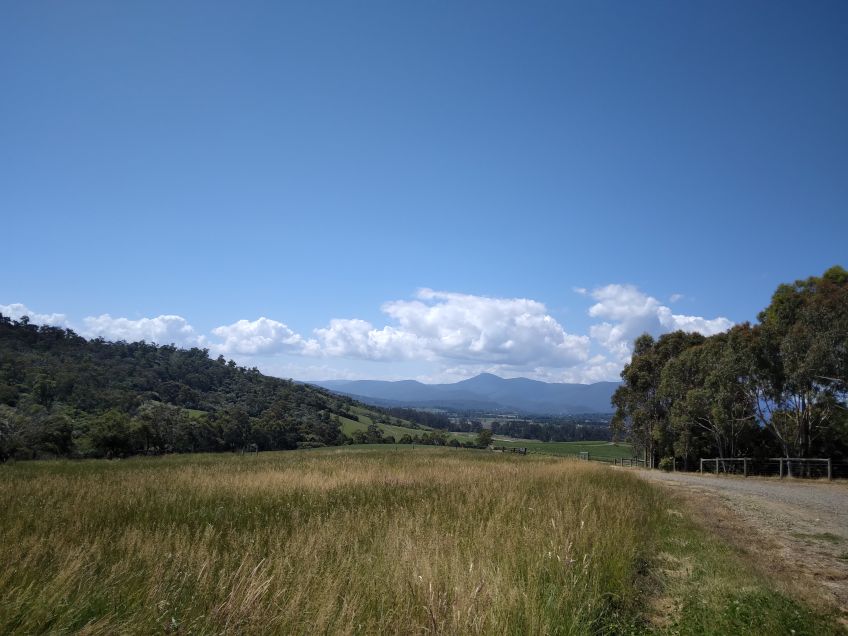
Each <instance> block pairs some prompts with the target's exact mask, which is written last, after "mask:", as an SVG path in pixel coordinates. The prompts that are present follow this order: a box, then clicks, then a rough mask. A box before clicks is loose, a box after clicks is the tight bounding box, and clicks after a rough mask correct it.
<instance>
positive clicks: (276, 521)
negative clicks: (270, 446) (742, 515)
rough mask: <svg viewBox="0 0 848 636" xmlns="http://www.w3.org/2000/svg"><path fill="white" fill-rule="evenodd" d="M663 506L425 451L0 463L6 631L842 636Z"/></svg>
mask: <svg viewBox="0 0 848 636" xmlns="http://www.w3.org/2000/svg"><path fill="white" fill-rule="evenodd" d="M675 505H676V504H675V502H674V501H670V500H669V499H668V495H666V494H665V493H664V491H662V490H661V489H659V488H658V487H657V486H654V485H652V484H649V483H646V482H644V481H642V480H639V479H636V478H635V477H634V476H633V475H631V474H628V473H626V472H624V471H616V470H613V469H609V468H607V467H604V466H596V465H591V464H589V463H588V462H577V461H569V460H565V459H560V458H555V457H542V456H526V457H516V456H510V455H504V454H501V453H489V452H484V451H463V450H447V449H436V448H416V449H415V450H411V449H409V448H405V449H383V448H379V447H375V448H365V449H363V448H358V449H322V450H316V451H296V452H280V453H266V454H261V455H259V456H258V457H255V456H238V455H187V456H171V457H162V458H138V459H131V460H123V461H113V462H109V461H103V460H100V461H83V462H70V461H63V462H31V463H20V464H16V465H6V466H0V510H2V511H3V512H2V516H0V633H22V634H23V633H45V632H54V633H64V632H81V633H86V634H116V633H144V634H149V633H180V634H213V633H214V634H220V633H233V634H236V633H294V634H315V633H341V634H353V633H400V634H413V633H433V634H436V633H439V634H592V633H610V634H618V633H642V632H655V631H656V632H668V633H729V632H728V631H727V630H731V631H732V632H733V633H764V631H763V630H770V631H769V633H787V634H788V633H790V629H795V633H799V634H800V633H816V634H821V633H830V632H834V633H836V631H837V628H836V627H835V623H833V622H831V619H830V617H829V616H828V615H827V614H826V613H823V612H822V611H820V610H816V609H808V608H806V607H804V606H802V605H799V604H798V603H796V602H794V601H791V600H790V599H788V598H785V597H783V596H781V594H780V593H779V592H777V591H775V590H773V589H772V588H771V587H770V586H769V584H768V582H767V581H766V580H764V579H762V578H760V577H759V576H758V575H756V574H755V573H753V571H749V569H747V568H746V567H745V566H744V564H742V563H741V562H740V560H739V558H738V555H736V554H734V553H732V552H730V551H728V550H727V549H725V548H724V547H722V546H720V545H717V544H715V542H714V541H712V540H711V539H710V538H709V537H707V536H705V535H704V534H703V533H702V532H701V531H700V530H699V529H697V528H695V527H694V526H693V525H692V524H691V523H690V522H688V521H687V520H686V519H685V515H683V514H682V513H681V512H680V511H679V510H676V509H675ZM690 597H692V598H690ZM775 629H777V631H774V630H775ZM712 630H717V631H712Z"/></svg>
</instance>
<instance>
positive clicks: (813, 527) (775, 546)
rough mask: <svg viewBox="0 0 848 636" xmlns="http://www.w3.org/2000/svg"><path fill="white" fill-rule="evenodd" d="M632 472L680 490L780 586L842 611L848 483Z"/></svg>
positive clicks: (847, 588) (846, 596)
mask: <svg viewBox="0 0 848 636" xmlns="http://www.w3.org/2000/svg"><path fill="white" fill-rule="evenodd" d="M634 472H637V473H638V474H639V475H640V476H641V477H643V478H645V479H649V480H651V481H656V482H661V483H663V484H666V485H668V486H669V487H671V488H674V489H675V490H676V491H678V492H680V493H683V494H684V495H685V497H686V499H687V500H688V501H689V502H690V503H691V504H692V508H693V512H694V513H695V516H696V518H698V520H699V521H700V522H702V523H703V524H704V525H706V526H708V527H709V528H710V529H711V530H713V531H715V532H717V533H719V534H720V535H721V536H723V537H725V538H726V539H727V540H729V541H731V542H733V543H734V544H736V545H737V546H738V547H739V548H741V549H742V550H744V551H745V552H747V553H749V554H751V555H752V556H753V557H754V560H755V561H756V562H757V563H758V564H759V565H760V566H762V568H763V569H764V570H765V571H767V573H768V574H769V575H770V576H773V577H775V578H776V579H777V580H778V581H779V582H780V583H781V584H782V585H784V586H785V587H787V588H789V589H793V590H794V591H795V592H797V593H800V594H801V595H802V596H805V597H807V598H808V599H809V600H812V601H819V602H821V601H824V602H826V603H828V604H831V605H834V606H836V607H839V608H841V609H842V611H843V615H844V616H846V617H848V484H846V483H843V482H835V483H827V482H809V481H800V480H777V479H763V478H754V477H749V478H747V479H745V478H740V477H724V476H722V477H716V476H712V475H703V476H702V475H698V474H692V473H663V472H660V471H647V470H639V471H634ZM752 534H753V536H752Z"/></svg>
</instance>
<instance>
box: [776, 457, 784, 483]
mask: <svg viewBox="0 0 848 636" xmlns="http://www.w3.org/2000/svg"><path fill="white" fill-rule="evenodd" d="M777 461H778V462H780V478H781V479H783V458H782V457H781V458H780V459H778V460H777Z"/></svg>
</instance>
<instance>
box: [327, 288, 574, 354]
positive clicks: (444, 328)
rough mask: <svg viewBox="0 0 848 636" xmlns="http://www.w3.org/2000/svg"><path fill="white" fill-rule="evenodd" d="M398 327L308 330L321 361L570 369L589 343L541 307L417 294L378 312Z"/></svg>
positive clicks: (355, 324)
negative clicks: (418, 361)
mask: <svg viewBox="0 0 848 636" xmlns="http://www.w3.org/2000/svg"><path fill="white" fill-rule="evenodd" d="M382 309H383V312H384V313H385V314H386V315H388V316H389V317H390V318H392V319H394V321H395V322H396V323H397V326H386V327H382V328H380V329H376V328H374V327H373V326H372V325H371V324H370V323H368V322H365V321H362V320H333V321H331V323H330V326H329V327H327V328H325V329H317V330H316V331H315V335H316V338H317V340H318V342H319V344H320V346H321V350H322V352H323V353H324V354H325V355H330V356H337V357H356V358H367V359H378V360H395V359H409V358H419V359H425V360H454V361H466V362H477V363H490V364H499V365H508V366H522V367H527V366H533V365H560V366H571V365H574V364H577V363H579V362H581V361H582V360H585V359H586V358H587V357H588V350H589V339H588V338H587V337H586V336H576V335H572V334H569V333H566V331H565V330H564V329H563V328H562V326H561V325H560V324H559V323H558V322H557V321H556V320H555V319H554V318H552V317H551V316H550V315H548V313H547V310H546V308H545V306H544V305H543V304H542V303H539V302H536V301H534V300H528V299H524V298H490V297H487V296H473V295H470V294H457V293H449V292H438V291H433V290H431V289H422V290H420V291H419V292H418V294H417V299H416V300H395V301H391V302H387V303H385V304H384V305H383V307H382Z"/></svg>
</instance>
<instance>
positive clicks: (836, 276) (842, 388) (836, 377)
mask: <svg viewBox="0 0 848 636" xmlns="http://www.w3.org/2000/svg"><path fill="white" fill-rule="evenodd" d="M759 319H760V324H759V325H756V326H755V327H752V328H749V331H748V332H747V333H744V334H742V333H740V336H742V337H740V338H739V339H738V341H737V345H738V347H739V351H740V353H741V354H744V355H746V356H747V361H748V368H749V375H748V385H747V386H748V390H749V393H750V396H751V399H752V403H753V404H754V406H755V408H756V412H757V415H758V419H759V421H760V423H761V424H762V426H763V427H765V428H767V429H768V430H770V431H771V432H772V433H773V434H774V436H775V437H776V439H777V441H778V443H779V444H780V446H781V448H782V450H783V453H784V456H787V457H789V456H793V455H794V456H799V457H807V456H809V454H810V451H811V449H812V448H813V447H814V445H815V442H816V440H817V439H818V438H820V437H821V435H822V434H823V433H824V431H825V429H826V428H827V427H828V426H829V425H830V424H831V423H832V422H833V418H834V411H835V410H836V409H844V408H845V402H846V394H848V384H846V379H848V272H846V271H845V270H844V269H843V268H841V267H832V268H830V269H829V270H827V271H826V272H825V273H824V275H823V276H821V277H815V276H813V277H810V278H808V279H806V280H799V281H796V282H795V283H793V284H791V285H780V286H779V287H778V288H777V290H776V291H775V293H774V295H773V296H772V299H771V303H770V304H769V306H768V307H767V308H766V309H764V310H763V311H762V312H761V313H760V315H759Z"/></svg>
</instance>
